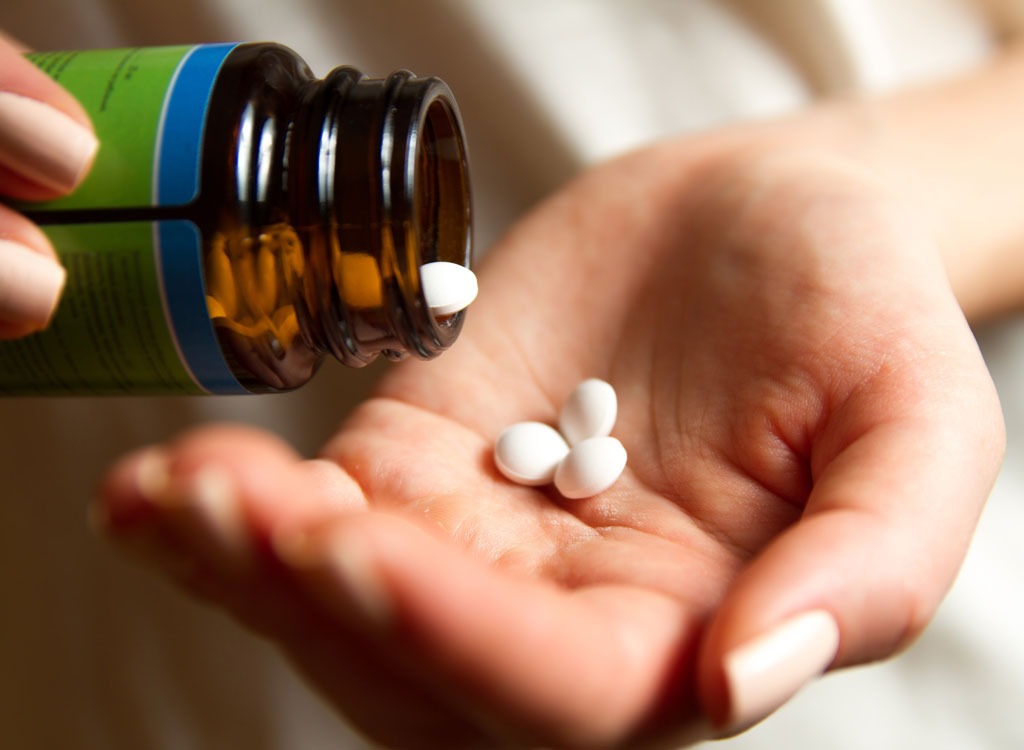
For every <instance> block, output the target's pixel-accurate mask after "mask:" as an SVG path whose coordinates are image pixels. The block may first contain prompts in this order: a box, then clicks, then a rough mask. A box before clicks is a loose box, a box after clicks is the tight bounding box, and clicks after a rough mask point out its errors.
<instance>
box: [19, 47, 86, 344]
mask: <svg viewBox="0 0 1024 750" xmlns="http://www.w3.org/2000/svg"><path fill="white" fill-rule="evenodd" d="M22 52H23V50H22V49H21V48H20V47H19V46H18V45H17V44H16V43H15V42H13V41H11V40H10V39H8V38H7V37H4V36H2V35H0V196H2V197H5V198H10V199H20V200H44V199H47V198H53V197H56V196H58V195H62V194H65V193H68V192H70V191H71V190H73V189H74V188H75V187H76V186H77V185H78V183H79V182H80V181H81V180H82V179H83V178H84V176H85V174H86V173H87V172H88V169H89V166H90V165H91V163H92V159H93V156H94V155H95V153H96V149H97V141H96V138H95V136H94V135H93V133H92V129H91V126H90V125H89V121H88V118H87V117H86V116H85V114H84V113H83V111H82V109H81V107H80V106H79V105H78V104H77V102H75V100H74V98H73V97H71V95H69V94H68V93H67V92H66V91H64V90H63V89H62V88H61V87H60V86H59V85H58V84H56V83H54V82H53V81H52V80H51V79H50V78H49V77H48V76H46V75H44V74H43V73H42V72H40V71H39V70H38V69H36V67H35V66H34V65H32V64H31V63H30V62H28V61H27V60H26V59H24V57H23V56H22ZM64 279H65V274H64V270H63V268H61V266H60V265H59V264H58V262H57V260H56V256H55V255H54V252H53V248H52V247H51V246H50V243H49V241H48V240H47V239H46V237H45V236H44V235H43V233H42V232H41V231H39V229H38V228H37V227H35V226H34V225H33V224H32V223H31V222H29V221H28V220H27V219H25V218H24V217H22V216H21V215H19V214H18V213H17V212H16V211H14V210H13V209H11V208H10V207H8V206H4V205H2V204H0V338H15V337H18V336H23V335H26V334H28V333H31V332H33V331H36V330H39V329H41V328H44V327H45V326H46V325H47V323H48V322H49V319H50V317H51V316H52V314H53V312H54V310H55V309H56V306H57V302H58V300H59V297H60V293H61V291H62V289H63V286H64Z"/></svg>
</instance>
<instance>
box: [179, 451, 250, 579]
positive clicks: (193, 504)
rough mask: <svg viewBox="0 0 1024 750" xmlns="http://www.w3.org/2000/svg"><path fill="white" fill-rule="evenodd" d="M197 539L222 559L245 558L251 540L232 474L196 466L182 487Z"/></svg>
mask: <svg viewBox="0 0 1024 750" xmlns="http://www.w3.org/2000/svg"><path fill="white" fill-rule="evenodd" d="M185 495H186V502H187V507H188V509H189V510H190V511H191V516H192V519H191V520H193V521H194V527H195V529H194V530H195V532H196V535H197V536H198V537H200V539H199V540H198V541H200V542H202V543H203V544H205V545H208V546H209V549H208V550H207V552H208V554H211V555H213V556H215V557H216V558H217V559H220V560H221V561H222V562H229V563H241V562H243V561H245V560H247V559H248V558H249V554H250V551H251V543H250V538H249V534H248V532H247V530H246V527H245V523H244V519H243V517H242V511H241V507H240V506H239V503H238V493H237V492H236V491H235V484H234V480H233V479H232V477H231V476H230V475H229V474H228V473H227V472H225V471H223V470H222V469H219V468H217V467H213V466H208V467H204V468H202V469H200V470H199V471H198V472H196V474H195V475H194V476H193V477H192V478H191V480H190V482H189V483H188V485H187V486H186V488H185Z"/></svg>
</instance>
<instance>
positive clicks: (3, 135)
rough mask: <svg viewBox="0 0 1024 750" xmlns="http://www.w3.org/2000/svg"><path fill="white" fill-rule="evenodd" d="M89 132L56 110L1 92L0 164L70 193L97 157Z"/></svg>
mask: <svg viewBox="0 0 1024 750" xmlns="http://www.w3.org/2000/svg"><path fill="white" fill-rule="evenodd" d="M97 148H98V141H97V140H96V136H95V135H93V134H92V132H91V131H90V130H89V129H88V128H86V127H84V126H83V125H80V124H79V123H78V122H76V121H75V120H73V119H71V118H70V117H69V116H68V115H66V114H64V113H63V112H61V111H60V110H58V109H55V108H54V107H51V106H50V105H48V104H44V103H43V102H41V101H38V100H36V99H31V98H29V97H27V96H21V95H19V94H13V93H11V92H9V91H3V92H0V164H3V165H4V166H5V167H7V168H9V169H11V170H13V171H15V172H17V173H18V174H20V175H22V176H23V177H25V178H27V179H29V180H31V181H33V182H36V183H39V184H40V185H43V186H45V187H48V188H53V189H55V190H58V191H60V192H68V191H70V190H73V189H74V188H75V187H76V186H77V185H78V183H79V182H81V180H82V178H83V177H84V176H85V174H86V172H87V171H88V170H89V167H90V165H91V164H92V160H93V158H94V157H95V155H96V150H97Z"/></svg>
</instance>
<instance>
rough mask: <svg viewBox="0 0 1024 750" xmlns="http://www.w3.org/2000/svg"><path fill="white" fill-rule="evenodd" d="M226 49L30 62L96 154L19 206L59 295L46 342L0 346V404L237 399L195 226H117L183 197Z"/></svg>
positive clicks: (192, 185)
mask: <svg viewBox="0 0 1024 750" xmlns="http://www.w3.org/2000/svg"><path fill="white" fill-rule="evenodd" d="M231 49H233V46H232V45H201V46H198V47H163V48H145V49H121V50H96V51H88V52H43V53H36V54H32V55H30V59H31V60H32V61H33V62H34V63H35V64H36V65H38V66H39V67H40V68H41V69H42V70H44V71H45V72H46V73H48V74H49V75H50V76H52V77H53V78H54V79H55V80H57V81H58V82H60V83H61V84H62V85H63V86H64V87H65V88H67V89H68V90H69V91H70V92H71V93H72V94H74V95H75V96H76V97H77V98H78V100H79V101H80V102H81V103H82V105H83V106H84V107H85V109H86V111H87V112H88V113H89V115H90V117H91V118H92V122H93V125H94V127H95V128H96V132H97V135H98V137H99V140H100V144H101V145H100V150H99V152H98V154H97V158H96V162H95V164H94V166H93V169H92V170H91V172H90V173H89V175H88V177H87V178H86V180H85V181H84V182H83V183H82V185H81V186H80V187H79V188H78V190H76V191H75V192H74V194H72V195H70V196H67V197H63V198H60V199H57V200H53V201H48V202H46V203H37V204H31V205H28V204H24V205H22V208H23V209H25V210H30V211H31V212H33V215H34V216H36V217H37V218H38V219H39V220H40V223H41V224H43V229H44V231H45V232H46V233H47V235H48V236H49V238H50V240H51V242H52V243H53V245H54V247H55V248H56V250H57V253H58V255H59V256H60V258H61V262H62V263H63V264H64V266H65V267H66V268H67V271H68V283H67V287H66V289H65V293H64V296H63V298H62V300H61V303H60V307H59V308H58V311H57V314H56V316H55V318H54V320H53V321H52V323H51V325H50V327H49V328H48V329H47V330H46V331H44V332H42V333H38V334H34V335H32V336H29V337H27V338H25V339H21V340H19V341H13V342H6V343H0V393H39V394H59V393H96V394H129V393H206V392H212V393H245V392H247V391H246V389H244V388H243V387H242V386H241V385H240V384H239V383H238V381H237V379H236V378H235V377H234V375H233V373H232V372H231V370H230V368H229V366H228V365H227V363H226V362H225V360H224V357H223V354H222V353H221V351H220V348H219V346H218V343H217V338H216V334H215V332H214V330H213V326H212V324H211V322H210V320H209V316H208V314H207V310H206V296H205V284H204V279H203V260H202V258H203V256H202V237H201V236H200V233H199V231H198V230H197V229H196V227H195V225H194V224H192V223H191V222H188V221H185V220H182V219H175V220H159V221H152V222H150V221H139V220H138V219H137V218H136V219H132V218H129V217H130V216H131V213H130V212H129V213H125V210H126V209H135V210H138V209H144V210H154V211H155V210H156V209H155V208H154V207H163V206H184V205H186V204H188V203H189V202H190V201H192V200H193V199H194V198H195V197H196V195H197V193H198V185H199V175H200V167H201V165H200V160H201V152H202V134H203V127H204V124H205V117H206V109H207V106H208V104H209V98H210V91H211V89H212V86H213V83H214V81H215V80H216V76H217V74H218V72H219V70H220V66H221V64H222V63H223V60H224V58H225V57H226V56H227V55H228V54H229V52H230V51H231ZM83 211H84V212H90V213H89V214H87V215H85V216H83V215H82V214H81V213H74V212H83ZM64 212H71V213H64ZM118 212H120V213H122V214H124V216H125V218H124V220H121V219H120V218H119V217H118ZM136 215H137V214H136ZM69 217H70V218H69Z"/></svg>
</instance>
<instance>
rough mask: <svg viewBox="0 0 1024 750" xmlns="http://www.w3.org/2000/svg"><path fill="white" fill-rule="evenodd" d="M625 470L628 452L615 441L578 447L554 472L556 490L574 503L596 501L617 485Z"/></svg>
mask: <svg viewBox="0 0 1024 750" xmlns="http://www.w3.org/2000/svg"><path fill="white" fill-rule="evenodd" d="M625 468H626V449H625V448H624V447H623V446H622V443H620V442H619V441H618V440H617V439H615V438H613V437H595V438H590V439H589V440H584V441H583V442H581V443H577V444H576V445H574V446H573V447H572V450H570V451H569V454H568V455H567V456H566V457H565V459H564V460H563V461H562V463H561V464H559V466H558V470H557V471H556V472H555V487H556V488H557V489H558V491H559V492H560V493H562V495H563V496H565V497H567V498H569V499H571V500H579V499H582V498H585V497H593V496H594V495H597V494H599V493H601V492H604V491H605V490H606V489H608V488H609V487H611V486H612V485H613V484H615V480H617V479H618V478H619V476H620V475H621V474H622V470H623V469H625Z"/></svg>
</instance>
